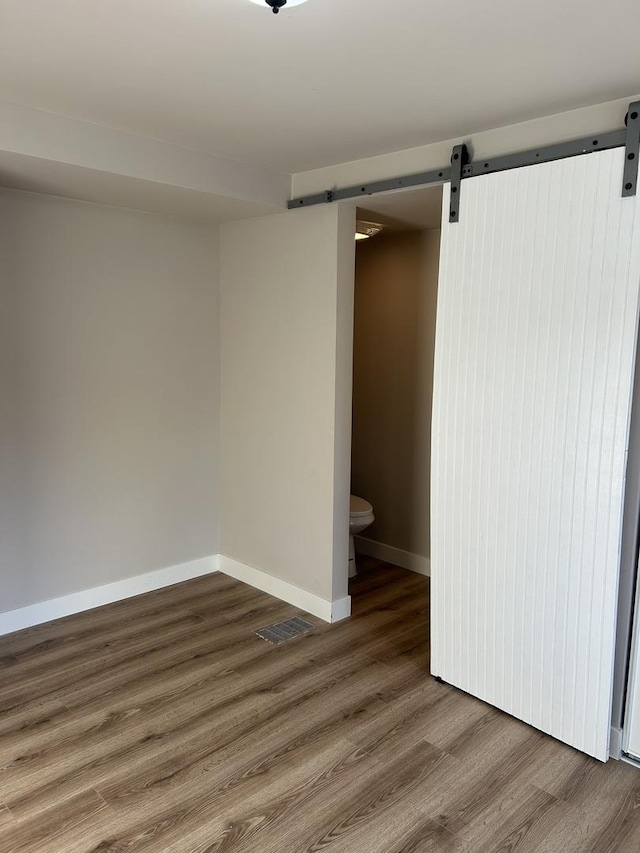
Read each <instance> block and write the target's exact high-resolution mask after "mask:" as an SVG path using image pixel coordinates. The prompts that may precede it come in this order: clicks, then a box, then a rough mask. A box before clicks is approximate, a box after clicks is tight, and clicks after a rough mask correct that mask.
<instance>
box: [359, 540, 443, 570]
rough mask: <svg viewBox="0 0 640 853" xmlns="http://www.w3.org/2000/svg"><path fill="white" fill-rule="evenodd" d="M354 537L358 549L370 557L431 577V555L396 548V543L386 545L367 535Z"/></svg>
mask: <svg viewBox="0 0 640 853" xmlns="http://www.w3.org/2000/svg"><path fill="white" fill-rule="evenodd" d="M354 538H355V542H356V549H357V550H358V551H360V553H361V554H366V555H367V556H368V557H375V558H376V559H378V560H384V561H385V563H392V564H393V565H394V566H400V568H401V569H409V571H410V572H416V573H417V574H419V575H425V576H426V577H428V578H430V577H431V560H430V559H429V557H423V556H422V555H421V554H412V553H411V551H403V550H402V548H396V547H395V546H394V545H385V543H384V542H377V541H376V540H375V539H367V537H366V536H356V537H354Z"/></svg>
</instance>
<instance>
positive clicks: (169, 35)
mask: <svg viewBox="0 0 640 853" xmlns="http://www.w3.org/2000/svg"><path fill="white" fill-rule="evenodd" d="M639 28H640V4H639V3H638V0H608V2H606V3H595V2H593V3H585V2H584V0H562V2H561V3H558V2H557V0H537V2H535V3H533V2H528V3H526V4H525V3H517V4H514V2H513V0H484V2H482V3H478V2H477V0H474V2H471V1H470V0H460V2H458V3H452V2H450V0H429V2H427V0H309V2H308V3H305V4H303V5H301V6H298V7H296V8H291V9H289V10H286V9H285V10H283V11H282V12H281V14H279V15H277V16H276V15H273V14H271V12H270V10H269V9H268V8H267V7H266V6H265V8H264V9H262V8H260V7H258V6H256V5H254V4H253V3H250V2H248V0H107V2H105V0H56V2H43V0H0V99H2V100H6V101H11V102H16V103H22V104H27V105H31V106H36V107H39V108H42V109H45V110H49V111H52V112H57V113H61V114H63V115H68V116H73V117H75V118H80V119H84V120H86V121H91V122H95V123H97V124H103V125H109V126H112V127H115V128H120V129H123V130H129V131H132V132H134V133H138V134H141V135H145V136H150V137H154V138H157V139H162V140H165V141H168V142H174V143H176V144H179V145H183V146H186V147H190V148H194V149H198V150H201V151H207V152H211V153H214V154H217V155H220V156H223V157H229V158H232V159H235V160H240V161H244V162H247V163H255V164H259V165H263V166H266V167H270V168H274V169H279V170H284V171H287V172H300V171H303V170H307V169H312V168H317V167H321V166H327V165H330V164H333V163H339V162H344V161H347V160H352V159H358V158H363V157H368V156H372V155H375V154H380V153H384V152H388V151H395V150H400V149H404V148H410V147H413V146H418V145H422V144H426V143H430V142H434V141H439V140H442V139H450V138H453V137H456V136H460V135H465V134H470V133H473V132H478V131H480V130H483V129H487V128H491V127H498V126H501V125H505V124H510V123H513V122H517V121H521V120H524V119H528V118H534V117H537V116H542V115H548V114H551V113H556V112H560V111H563V110H566V109H572V108H575V107H579V106H585V105H588V104H594V103H599V102H602V101H606V100H609V99H613V98H619V97H623V96H627V95H630V94H632V93H633V92H634V91H637V90H638V88H639V86H638V82H639V80H640V50H638V47H637V34H638V30H639Z"/></svg>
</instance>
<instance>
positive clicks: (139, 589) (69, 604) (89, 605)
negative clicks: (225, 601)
mask: <svg viewBox="0 0 640 853" xmlns="http://www.w3.org/2000/svg"><path fill="white" fill-rule="evenodd" d="M217 571H218V566H217V559H216V557H215V556H211V557H201V558H200V559H197V560H190V561H189V562H186V563H179V564H178V565H175V566H169V567H167V568H164V569H156V570H155V571H152V572H146V573H145V574H143V575H134V576H133V577H130V578H123V579H122V580H119V581H113V582H112V583H108V584H103V585H101V586H96V587H92V588H91V589H83V590H80V591H78V592H72V593H70V594H69V595H63V596H60V597H58V598H51V599H49V600H47V601H40V602H37V603H36V604H28V605H26V606H25V607H19V608H17V609H15V610H7V611H5V612H4V613H0V636H3V635H4V634H12V633H13V632H14V631H21V630H23V629H24V628H32V627H34V626H36V625H42V624H44V623H45V622H52V621H53V620H55V619H62V618H63V617H65V616H73V615H74V614H76V613H82V612H84V611H86V610H93V609H94V608H95V607H103V606H104V605H105V604H113V603H114V602H116V601H123V600H124V599H127V598H133V597H134V596H136V595H142V594H143V593H145V592H153V590H156V589H162V588H163V587H166V586H173V584H176V583H182V581H187V580H193V579H194V578H199V577H202V576H203V575H208V574H214V573H215V572H217Z"/></svg>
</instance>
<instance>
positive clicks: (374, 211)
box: [358, 187, 442, 231]
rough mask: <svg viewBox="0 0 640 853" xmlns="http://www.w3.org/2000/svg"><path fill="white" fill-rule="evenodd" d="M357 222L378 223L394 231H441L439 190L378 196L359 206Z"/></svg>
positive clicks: (432, 189) (427, 188)
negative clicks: (438, 229)
mask: <svg viewBox="0 0 640 853" xmlns="http://www.w3.org/2000/svg"><path fill="white" fill-rule="evenodd" d="M358 219H364V220H365V221H368V222H379V223H381V224H383V225H386V226H388V227H389V228H390V229H392V230H394V231H404V230H411V231H413V230H424V229H427V228H440V225H441V220H442V187H421V188H420V189H417V190H405V191H404V192H393V193H389V194H388V195H377V196H375V197H372V198H370V199H367V201H366V203H365V206H364V207H360V206H359V207H358Z"/></svg>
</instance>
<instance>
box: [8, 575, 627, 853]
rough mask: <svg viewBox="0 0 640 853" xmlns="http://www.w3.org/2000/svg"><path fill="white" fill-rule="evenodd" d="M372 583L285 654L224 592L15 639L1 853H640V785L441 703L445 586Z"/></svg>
mask: <svg viewBox="0 0 640 853" xmlns="http://www.w3.org/2000/svg"><path fill="white" fill-rule="evenodd" d="M360 570H361V573H360V577H359V578H358V580H357V581H356V582H355V583H354V584H353V589H352V594H353V610H354V615H353V617H352V618H351V619H350V620H347V621H345V622H342V623H340V624H338V625H334V626H328V625H323V624H320V623H318V627H317V629H316V630H314V631H313V632H312V633H311V634H309V635H307V636H305V637H302V638H299V639H296V640H291V641H289V642H288V643H286V644H284V645H283V646H279V647H274V646H271V645H269V644H268V643H266V642H265V641H264V640H261V639H259V638H258V637H256V636H255V635H254V634H253V633H252V632H253V631H254V630H255V629H257V628H259V627H263V626H264V625H266V624H270V623H271V622H274V621H277V620H279V619H282V618H286V617H288V616H291V615H293V614H294V613H296V612H297V611H296V610H295V609H294V608H292V607H289V606H288V605H283V604H282V603H280V602H278V601H276V600H274V599H272V598H270V597H269V596H267V595H264V594H262V593H259V592H256V591H255V590H253V589H251V588H250V587H247V586H244V585H243V584H240V583H238V582H237V581H233V580H231V579H229V578H227V577H225V576H224V575H214V576H211V577H208V578H203V579H200V580H196V581H190V582H188V583H185V584H181V585H179V586H176V587H172V588H171V589H168V590H162V591H159V592H154V593H150V594H148V595H145V596H141V597H139V598H137V599H131V600H129V601H125V602H121V603H119V604H114V605H111V606H109V607H105V608H102V609H100V610H96V611H93V612H92V613H85V614H81V615H79V616H74V617H70V618H69V619H65V620H60V621H58V622H56V623H50V624H49V625H45V626H40V627H38V628H33V629H29V630H27V631H23V632H20V633H18V634H14V635H12V636H10V637H5V638H0V678H1V682H0V684H1V687H0V851H2V853H26V851H31V852H32V853H89V851H96V853H97V851H100V853H107V851H110V853H125V851H126V853H130V852H131V853H133V851H135V853H142V851H144V852H145V853H169V851H170V853H213V851H234V853H307V852H309V853H310V851H330V853H423V851H425V853H426V851H471V853H483V851H496V853H497V851H504V853H506V851H518V853H524V851H546V852H547V853H551V851H558V853H586V851H602V853H604V851H628V852H629V853H632V851H633V853H638V851H640V770H635V769H634V768H632V767H629V766H627V765H625V764H621V763H618V762H609V764H607V765H601V764H599V763H598V762H596V761H593V760H591V759H588V758H586V757H584V756H582V755H581V754H579V753H577V752H575V751H574V750H572V749H570V748H568V747H565V746H563V745H562V744H559V743H557V742H555V741H553V740H551V739H550V738H548V737H546V736H544V735H542V734H540V733H539V732H536V731H535V730H534V729H531V728H529V727H528V726H526V725H524V724H522V723H519V722H518V721H516V720H513V719H511V718H510V717H508V716H506V715H504V714H502V713H500V712H498V711H496V710H493V709H492V708H490V707H488V706H487V705H484V704H482V703H481V702H479V701H477V700H475V699H472V698H470V697H469V696H467V695H465V694H463V693H461V692H459V691H457V690H454V689H453V688H451V687H448V686H445V685H441V684H438V683H436V682H435V681H433V680H432V679H431V678H430V677H429V675H428V656H429V649H428V642H427V637H428V582H427V581H426V579H425V578H423V577H421V576H419V575H415V574H411V573H410V572H406V571H403V570H401V569H395V568H392V567H389V566H386V565H385V564H383V563H378V562H376V561H374V560H367V559H366V558H363V559H362V560H361V562H360ZM313 621H314V622H317V620H313Z"/></svg>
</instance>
